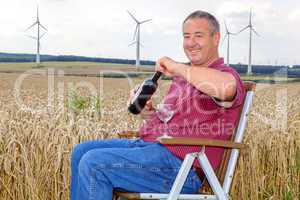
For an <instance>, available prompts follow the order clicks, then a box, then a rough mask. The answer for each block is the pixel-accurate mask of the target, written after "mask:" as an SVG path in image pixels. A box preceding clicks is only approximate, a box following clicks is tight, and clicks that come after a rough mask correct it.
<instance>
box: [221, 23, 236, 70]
mask: <svg viewBox="0 0 300 200" xmlns="http://www.w3.org/2000/svg"><path fill="white" fill-rule="evenodd" d="M224 24H225V29H226V34H225V37H224V39H223V41H222V44H223V42H224V40H225V39H226V38H227V63H226V64H227V66H229V45H230V35H237V33H232V32H230V31H229V30H228V27H227V24H226V21H225V20H224Z"/></svg>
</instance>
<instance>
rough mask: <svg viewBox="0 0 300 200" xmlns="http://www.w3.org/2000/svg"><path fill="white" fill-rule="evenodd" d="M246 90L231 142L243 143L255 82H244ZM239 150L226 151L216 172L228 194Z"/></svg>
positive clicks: (206, 184) (205, 189) (206, 187)
mask: <svg viewBox="0 0 300 200" xmlns="http://www.w3.org/2000/svg"><path fill="white" fill-rule="evenodd" d="M243 84H244V89H245V91H246V96H245V98H244V102H243V106H242V107H241V110H240V116H239V123H238V125H237V127H236V129H235V131H234V133H233V135H232V137H231V141H234V142H238V143H241V142H242V139H243V136H244V130H245V127H246V122H247V117H248V113H249V111H250V106H251V103H252V98H253V93H254V91H255V86H256V84H255V83H254V82H244V83H243ZM238 156H239V150H238V149H225V150H224V154H223V159H222V161H221V163H220V166H219V168H218V170H217V172H216V174H217V177H218V179H219V181H220V183H223V188H224V190H225V192H226V193H229V191H230V188H231V182H232V179H233V176H234V171H235V166H236V163H237V160H238ZM208 188H209V186H208V183H207V182H206V183H205V184H204V188H201V189H200V191H201V192H207V191H208V190H209V189H208Z"/></svg>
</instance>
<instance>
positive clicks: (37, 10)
mask: <svg viewBox="0 0 300 200" xmlns="http://www.w3.org/2000/svg"><path fill="white" fill-rule="evenodd" d="M36 20H37V21H39V4H38V5H37V9H36Z"/></svg>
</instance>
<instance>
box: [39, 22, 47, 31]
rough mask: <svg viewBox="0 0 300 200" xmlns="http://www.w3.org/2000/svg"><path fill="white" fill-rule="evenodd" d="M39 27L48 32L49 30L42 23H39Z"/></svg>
mask: <svg viewBox="0 0 300 200" xmlns="http://www.w3.org/2000/svg"><path fill="white" fill-rule="evenodd" d="M39 25H40V26H41V27H42V28H43V29H45V30H46V31H48V29H46V28H45V27H44V26H43V25H42V24H41V23H39Z"/></svg>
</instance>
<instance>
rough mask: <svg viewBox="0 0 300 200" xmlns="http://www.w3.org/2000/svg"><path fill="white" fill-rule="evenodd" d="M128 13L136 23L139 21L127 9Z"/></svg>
mask: <svg viewBox="0 0 300 200" xmlns="http://www.w3.org/2000/svg"><path fill="white" fill-rule="evenodd" d="M127 12H128V14H129V15H130V16H131V17H132V19H133V20H134V21H135V22H136V23H138V24H139V23H140V22H139V21H138V20H137V19H136V18H135V17H134V16H133V14H131V13H130V12H129V11H128V10H127Z"/></svg>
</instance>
